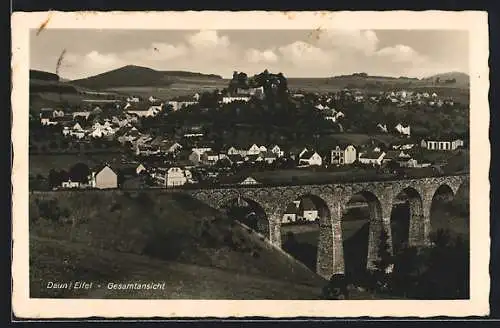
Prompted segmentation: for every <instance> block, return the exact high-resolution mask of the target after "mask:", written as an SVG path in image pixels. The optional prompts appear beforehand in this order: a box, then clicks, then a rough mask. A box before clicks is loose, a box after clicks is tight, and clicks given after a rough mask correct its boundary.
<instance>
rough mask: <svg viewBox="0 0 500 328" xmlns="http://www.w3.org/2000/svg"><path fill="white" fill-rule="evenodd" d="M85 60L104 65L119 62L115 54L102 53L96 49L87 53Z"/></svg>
mask: <svg viewBox="0 0 500 328" xmlns="http://www.w3.org/2000/svg"><path fill="white" fill-rule="evenodd" d="M84 60H85V61H88V62H91V63H93V64H95V65H99V66H104V67H106V66H112V65H115V64H116V63H118V62H119V59H118V57H117V56H116V55H115V54H101V53H99V52H98V51H95V50H94V51H92V52H89V53H88V54H87V55H85V58H84Z"/></svg>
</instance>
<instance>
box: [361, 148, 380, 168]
mask: <svg viewBox="0 0 500 328" xmlns="http://www.w3.org/2000/svg"><path fill="white" fill-rule="evenodd" d="M384 157H385V152H383V151H378V152H377V151H367V152H364V153H360V154H359V156H358V161H359V162H360V163H362V164H370V165H381V164H382V160H383V159H384Z"/></svg>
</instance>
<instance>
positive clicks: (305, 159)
mask: <svg viewBox="0 0 500 328" xmlns="http://www.w3.org/2000/svg"><path fill="white" fill-rule="evenodd" d="M322 164H323V159H322V158H321V156H320V155H319V154H318V153H317V152H315V151H306V152H305V153H302V156H300V158H299V165H307V166H313V165H317V166H321V165H322Z"/></svg>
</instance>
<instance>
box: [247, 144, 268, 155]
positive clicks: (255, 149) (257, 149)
mask: <svg viewBox="0 0 500 328" xmlns="http://www.w3.org/2000/svg"><path fill="white" fill-rule="evenodd" d="M261 151H263V150H262V149H261V147H259V146H257V145H256V144H253V145H251V146H250V148H248V150H247V153H246V154H247V155H258V154H260V152H261ZM264 151H266V149H265V147H264Z"/></svg>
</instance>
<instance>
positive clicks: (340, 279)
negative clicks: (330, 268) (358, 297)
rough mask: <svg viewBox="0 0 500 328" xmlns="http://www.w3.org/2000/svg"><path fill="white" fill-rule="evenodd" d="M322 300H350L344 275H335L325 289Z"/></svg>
mask: <svg viewBox="0 0 500 328" xmlns="http://www.w3.org/2000/svg"><path fill="white" fill-rule="evenodd" d="M321 296H322V299H327V300H342V299H348V298H349V291H348V289H347V281H346V279H345V276H344V275H343V274H334V275H332V277H331V278H330V281H329V282H328V284H327V285H326V286H325V287H323V290H322V295H321Z"/></svg>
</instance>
